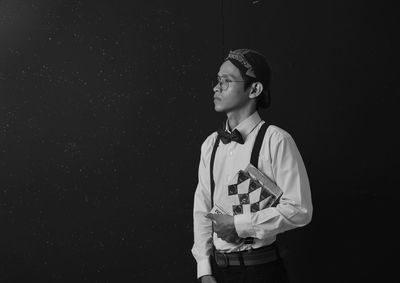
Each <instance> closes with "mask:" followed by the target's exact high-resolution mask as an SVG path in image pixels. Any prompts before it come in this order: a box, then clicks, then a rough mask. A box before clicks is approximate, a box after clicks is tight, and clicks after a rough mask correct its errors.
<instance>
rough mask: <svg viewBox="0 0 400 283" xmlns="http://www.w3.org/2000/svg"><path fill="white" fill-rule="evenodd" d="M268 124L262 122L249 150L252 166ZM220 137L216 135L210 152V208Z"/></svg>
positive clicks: (212, 199)
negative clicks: (251, 148) (215, 160)
mask: <svg viewBox="0 0 400 283" xmlns="http://www.w3.org/2000/svg"><path fill="white" fill-rule="evenodd" d="M267 128H268V125H267V123H264V124H263V125H262V126H261V128H260V130H259V131H258V133H257V137H256V141H255V142H254V146H253V150H252V151H251V158H250V163H251V164H253V166H254V167H256V168H258V157H259V155H260V150H261V146H262V143H263V140H264V136H265V132H266V131H267ZM219 141H220V138H219V136H217V139H216V140H215V143H214V147H213V150H212V153H211V160H210V190H211V208H213V207H214V190H215V182H214V174H213V170H214V159H215V153H216V152H217V148H218V145H219Z"/></svg>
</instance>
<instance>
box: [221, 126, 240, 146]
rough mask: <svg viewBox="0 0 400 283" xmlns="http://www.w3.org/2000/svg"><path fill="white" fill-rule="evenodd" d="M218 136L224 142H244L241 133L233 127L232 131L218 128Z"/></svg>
mask: <svg viewBox="0 0 400 283" xmlns="http://www.w3.org/2000/svg"><path fill="white" fill-rule="evenodd" d="M218 136H219V138H220V139H221V141H222V142H223V143H224V144H227V143H230V142H231V141H234V142H237V143H240V144H244V141H243V138H242V135H241V134H240V132H239V131H238V130H237V129H235V130H234V131H233V132H232V133H228V132H227V131H224V130H218Z"/></svg>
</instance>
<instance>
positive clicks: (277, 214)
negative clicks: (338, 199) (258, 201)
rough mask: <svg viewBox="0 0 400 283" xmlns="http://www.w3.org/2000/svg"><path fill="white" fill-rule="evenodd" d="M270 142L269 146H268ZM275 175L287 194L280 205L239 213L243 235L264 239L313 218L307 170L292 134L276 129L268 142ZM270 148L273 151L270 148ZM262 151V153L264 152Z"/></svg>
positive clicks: (237, 221) (238, 227)
mask: <svg viewBox="0 0 400 283" xmlns="http://www.w3.org/2000/svg"><path fill="white" fill-rule="evenodd" d="M267 145H269V146H267ZM264 147H265V148H264V150H262V153H263V154H268V155H269V158H267V161H269V162H270V163H271V164H268V165H267V166H271V169H272V174H273V176H274V178H275V182H276V184H277V185H278V186H279V187H280V188H281V190H282V191H283V194H282V196H281V199H280V202H279V204H278V205H277V206H276V207H270V208H266V209H263V210H261V211H258V212H256V213H252V214H243V215H236V216H235V217H234V224H235V228H236V230H237V233H238V235H239V236H240V237H242V238H246V237H254V238H258V239H264V238H267V237H272V236H275V235H276V234H278V233H282V232H284V231H287V230H290V229H293V228H296V227H301V226H304V225H306V224H308V223H309V222H310V221H311V217H312V210H313V208H312V203H311V192H310V184H309V180H308V176H307V172H306V169H305V166H304V163H303V160H302V158H301V155H300V153H299V151H298V149H297V147H296V144H295V142H294V140H293V139H292V137H291V136H290V135H289V134H287V133H286V134H283V133H280V132H274V133H272V134H271V137H270V140H269V141H267V144H265V145H264ZM268 149H269V152H268V151H266V150H268ZM260 154H261V153H260Z"/></svg>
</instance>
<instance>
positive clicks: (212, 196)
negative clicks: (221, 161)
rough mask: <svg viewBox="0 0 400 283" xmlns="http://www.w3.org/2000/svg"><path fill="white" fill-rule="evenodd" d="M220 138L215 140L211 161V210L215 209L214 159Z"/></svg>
mask: <svg viewBox="0 0 400 283" xmlns="http://www.w3.org/2000/svg"><path fill="white" fill-rule="evenodd" d="M219 140H220V138H219V136H218V135H217V139H216V140H215V143H214V147H213V150H212V153H211V160H210V189H211V208H213V207H214V189H215V182H214V173H213V171H214V159H215V153H216V152H217V148H218V145H219Z"/></svg>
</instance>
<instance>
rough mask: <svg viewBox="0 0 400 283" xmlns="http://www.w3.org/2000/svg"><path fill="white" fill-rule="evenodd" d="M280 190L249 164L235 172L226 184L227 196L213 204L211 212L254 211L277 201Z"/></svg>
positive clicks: (233, 212)
mask: <svg viewBox="0 0 400 283" xmlns="http://www.w3.org/2000/svg"><path fill="white" fill-rule="evenodd" d="M281 195H282V190H281V189H280V188H279V187H278V186H277V184H276V183H275V182H274V181H272V180H271V179H270V178H269V177H268V176H267V175H265V174H264V173H263V172H261V171H260V170H259V169H257V168H256V167H254V166H253V165H252V164H249V165H248V166H247V167H246V168H245V169H244V170H240V171H239V172H237V174H235V176H234V177H233V178H232V180H231V181H230V182H229V184H228V186H227V198H226V199H225V200H224V201H223V203H222V202H220V203H219V204H215V206H214V207H213V209H212V210H211V212H212V213H218V214H228V215H240V214H248V213H256V212H257V211H260V210H263V209H265V208H268V207H274V206H276V205H277V204H278V203H279V199H280V197H281Z"/></svg>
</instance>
